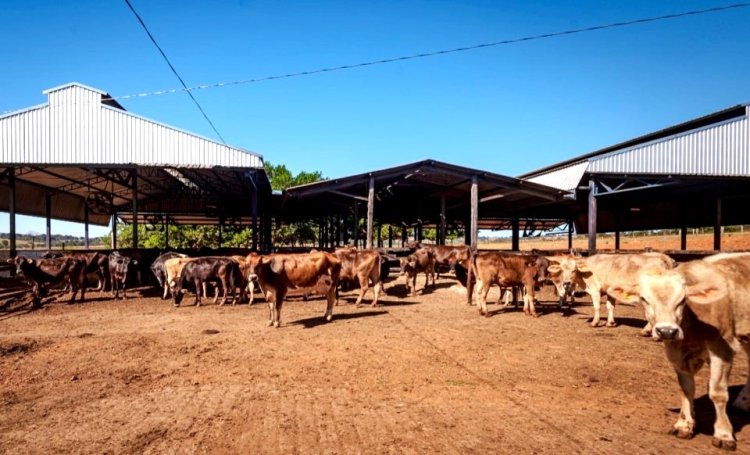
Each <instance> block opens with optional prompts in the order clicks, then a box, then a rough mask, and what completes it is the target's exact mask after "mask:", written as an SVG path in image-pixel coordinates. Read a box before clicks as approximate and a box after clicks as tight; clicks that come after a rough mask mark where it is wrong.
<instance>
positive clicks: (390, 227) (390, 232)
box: [388, 224, 393, 248]
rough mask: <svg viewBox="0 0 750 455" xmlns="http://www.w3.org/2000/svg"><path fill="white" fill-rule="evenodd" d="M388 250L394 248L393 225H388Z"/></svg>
mask: <svg viewBox="0 0 750 455" xmlns="http://www.w3.org/2000/svg"><path fill="white" fill-rule="evenodd" d="M388 248H393V225H392V224H389V225H388Z"/></svg>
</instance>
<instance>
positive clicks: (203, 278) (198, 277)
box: [170, 256, 240, 306]
mask: <svg viewBox="0 0 750 455" xmlns="http://www.w3.org/2000/svg"><path fill="white" fill-rule="evenodd" d="M172 260H174V259H170V261H172ZM239 273H240V270H239V266H238V264H237V263H236V262H235V261H233V260H232V259H231V258H228V257H220V256H214V257H202V258H193V259H192V260H191V261H188V262H187V263H185V265H184V266H183V267H182V271H181V272H180V276H179V277H178V278H177V280H175V285H174V288H173V289H172V298H173V301H174V306H180V303H181V302H182V297H183V290H184V288H185V285H186V284H188V283H193V284H194V285H195V306H200V305H201V291H202V290H203V289H205V288H204V285H205V283H206V282H208V281H218V282H219V283H221V287H222V289H223V290H224V292H223V294H222V298H221V303H219V305H224V304H225V303H226V301H227V293H228V292H231V293H232V300H234V299H235V298H236V294H235V289H234V284H235V282H236V278H235V277H236V276H237V275H238V274H239ZM217 293H218V291H217Z"/></svg>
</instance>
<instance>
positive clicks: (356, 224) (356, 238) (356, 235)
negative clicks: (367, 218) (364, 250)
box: [353, 199, 359, 248]
mask: <svg viewBox="0 0 750 455" xmlns="http://www.w3.org/2000/svg"><path fill="white" fill-rule="evenodd" d="M353 234H354V246H355V247H356V248H359V204H358V203H357V200H356V199H355V200H354V230H353Z"/></svg>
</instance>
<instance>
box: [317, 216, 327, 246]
mask: <svg viewBox="0 0 750 455" xmlns="http://www.w3.org/2000/svg"><path fill="white" fill-rule="evenodd" d="M325 235H326V233H325V228H324V227H323V218H322V217H320V218H318V249H319V250H322V249H323V243H324V242H323V236H325Z"/></svg>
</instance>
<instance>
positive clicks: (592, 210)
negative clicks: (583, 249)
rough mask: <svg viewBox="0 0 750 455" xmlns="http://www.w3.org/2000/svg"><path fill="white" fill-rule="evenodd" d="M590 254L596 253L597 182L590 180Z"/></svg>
mask: <svg viewBox="0 0 750 455" xmlns="http://www.w3.org/2000/svg"><path fill="white" fill-rule="evenodd" d="M588 221H589V229H588V230H589V253H594V252H595V251H596V182H594V180H593V179H592V180H589V216H588Z"/></svg>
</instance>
